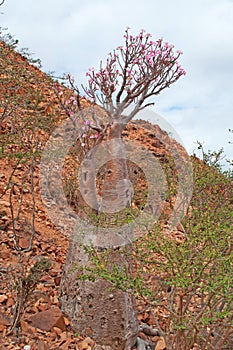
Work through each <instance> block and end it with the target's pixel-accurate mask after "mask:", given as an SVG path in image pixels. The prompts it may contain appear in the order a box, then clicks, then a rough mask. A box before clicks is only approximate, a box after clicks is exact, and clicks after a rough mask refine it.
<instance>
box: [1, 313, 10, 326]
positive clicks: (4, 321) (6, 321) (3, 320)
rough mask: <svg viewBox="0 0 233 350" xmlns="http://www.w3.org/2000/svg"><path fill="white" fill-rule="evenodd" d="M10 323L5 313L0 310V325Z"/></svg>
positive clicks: (8, 324)
mask: <svg viewBox="0 0 233 350" xmlns="http://www.w3.org/2000/svg"><path fill="white" fill-rule="evenodd" d="M10 324H11V320H10V318H9V317H8V316H7V315H5V314H3V313H2V312H0V325H3V326H10Z"/></svg>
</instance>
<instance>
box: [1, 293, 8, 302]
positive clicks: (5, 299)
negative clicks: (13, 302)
mask: <svg viewBox="0 0 233 350" xmlns="http://www.w3.org/2000/svg"><path fill="white" fill-rule="evenodd" d="M7 300H8V297H7V296H6V295H4V294H2V295H0V304H2V303H4V302H5V301H7Z"/></svg>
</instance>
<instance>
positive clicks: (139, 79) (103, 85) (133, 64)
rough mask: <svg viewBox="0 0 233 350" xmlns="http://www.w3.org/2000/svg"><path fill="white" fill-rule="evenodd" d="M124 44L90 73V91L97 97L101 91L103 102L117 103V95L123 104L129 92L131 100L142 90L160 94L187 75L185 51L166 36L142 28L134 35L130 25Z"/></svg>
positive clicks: (147, 95)
mask: <svg viewBox="0 0 233 350" xmlns="http://www.w3.org/2000/svg"><path fill="white" fill-rule="evenodd" d="M124 39H125V44H124V46H118V47H117V48H116V50H114V51H113V52H112V53H109V55H108V59H107V62H106V65H105V67H104V66H103V64H102V62H101V64H100V68H99V71H95V69H94V68H90V69H89V70H88V72H87V73H86V75H87V77H88V88H86V89H85V90H86V93H87V95H88V96H89V97H91V98H92V99H94V100H96V98H98V99H99V100H100V98H99V97H98V96H99V95H100V96H101V101H102V102H103V104H104V103H105V104H108V103H113V96H116V102H117V103H118V104H119V103H120V102H121V101H122V99H124V98H125V97H126V94H127V95H128V98H129V97H130V98H131V100H134V99H135V98H138V97H139V96H140V95H141V94H142V93H143V94H144V99H146V98H147V97H149V96H151V95H156V94H158V93H159V92H160V91H161V90H162V89H164V88H165V87H169V86H170V84H172V83H173V82H175V81H176V80H177V79H179V78H180V77H181V76H182V75H185V74H186V72H185V70H184V69H183V68H182V67H181V66H180V64H179V63H178V58H179V57H180V55H182V52H181V51H179V50H178V51H175V52H174V51H173V49H174V46H173V45H170V44H169V43H167V42H163V40H162V39H158V40H156V41H152V40H151V34H149V33H146V32H145V31H144V30H141V31H140V33H139V35H137V36H133V35H130V33H129V28H127V29H126V31H125V35H124Z"/></svg>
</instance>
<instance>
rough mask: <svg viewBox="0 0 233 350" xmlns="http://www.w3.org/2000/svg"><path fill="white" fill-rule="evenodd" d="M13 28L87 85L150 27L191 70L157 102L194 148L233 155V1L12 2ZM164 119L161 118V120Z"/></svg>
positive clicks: (5, 19) (6, 8)
mask: <svg viewBox="0 0 233 350" xmlns="http://www.w3.org/2000/svg"><path fill="white" fill-rule="evenodd" d="M0 10H1V12H2V13H3V14H2V15H1V16H0V26H1V27H7V28H8V32H10V33H11V34H14V35H15V37H16V38H17V39H19V41H20V47H27V48H29V50H30V51H31V52H32V53H35V56H36V57H38V58H40V59H41V60H42V64H43V70H44V71H54V72H55V73H56V74H58V75H59V74H63V73H68V72H69V73H71V74H72V75H73V76H74V77H75V78H76V81H77V82H82V83H85V72H86V71H87V69H88V68H89V67H92V66H94V67H98V62H99V61H100V60H101V59H103V60H104V59H105V58H106V56H107V54H108V52H110V51H112V50H113V49H114V48H115V47H116V46H118V45H121V44H122V43H123V39H122V36H123V34H124V30H125V28H126V27H127V26H130V27H131V28H132V33H133V34H137V33H138V32H139V31H140V29H142V28H144V29H145V30H146V31H148V32H150V33H151V34H152V36H153V39H158V38H159V37H163V38H164V40H165V41H168V42H170V43H171V44H174V45H175V48H176V49H180V50H182V51H183V52H184V55H183V56H182V59H181V63H182V66H183V67H184V68H185V69H186V71H187V75H186V76H185V77H182V78H181V79H180V80H179V81H178V82H177V83H175V84H173V85H172V86H171V87H170V89H168V90H164V91H163V92H162V93H161V95H160V96H158V97H157V98H156V99H155V100H154V101H155V102H156V104H155V107H154V112H156V113H158V114H159V115H161V116H162V117H163V118H165V120H166V121H167V122H169V123H170V124H171V125H172V126H173V128H174V129H175V130H176V132H177V133H178V134H179V136H180V138H181V139H182V141H183V143H184V144H185V146H186V149H187V150H188V152H189V153H192V151H193V150H194V149H195V147H196V144H195V142H196V141H200V142H203V143H204V146H205V148H206V150H207V149H211V150H218V149H219V148H221V147H224V149H225V151H226V154H227V156H228V158H233V144H232V145H230V144H229V141H230V140H232V134H230V133H229V131H228V129H229V128H232V129H233V117H232V113H233V0H195V1H187V0H176V1H175V0H163V1H161V0H141V1H139V0H115V1H113V0H87V1H80V0H37V1H36V0H5V4H4V5H3V6H1V8H0ZM155 122H156V120H155Z"/></svg>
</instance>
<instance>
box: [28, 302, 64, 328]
mask: <svg viewBox="0 0 233 350" xmlns="http://www.w3.org/2000/svg"><path fill="white" fill-rule="evenodd" d="M29 320H30V322H31V324H32V326H33V327H36V328H39V329H42V330H43V331H46V332H48V331H51V330H52V329H53V327H57V328H60V329H61V330H62V331H65V330H66V325H65V321H64V317H63V314H62V312H61V310H60V309H59V308H58V307H53V308H51V309H49V310H46V311H42V312H39V313H38V314H36V315H33V316H31V317H30V319H29Z"/></svg>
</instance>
